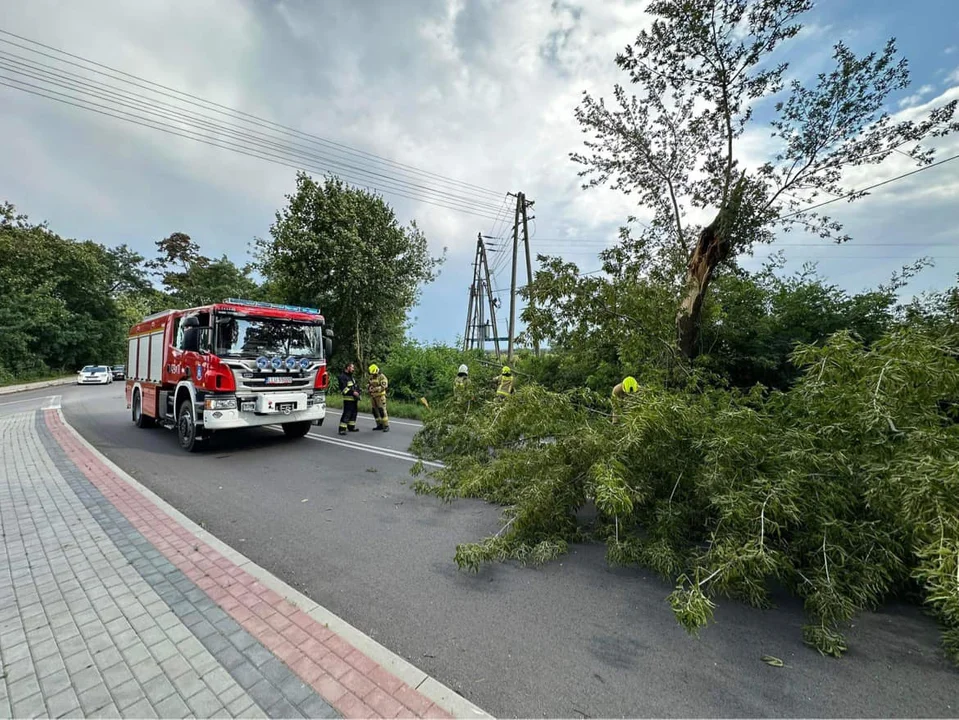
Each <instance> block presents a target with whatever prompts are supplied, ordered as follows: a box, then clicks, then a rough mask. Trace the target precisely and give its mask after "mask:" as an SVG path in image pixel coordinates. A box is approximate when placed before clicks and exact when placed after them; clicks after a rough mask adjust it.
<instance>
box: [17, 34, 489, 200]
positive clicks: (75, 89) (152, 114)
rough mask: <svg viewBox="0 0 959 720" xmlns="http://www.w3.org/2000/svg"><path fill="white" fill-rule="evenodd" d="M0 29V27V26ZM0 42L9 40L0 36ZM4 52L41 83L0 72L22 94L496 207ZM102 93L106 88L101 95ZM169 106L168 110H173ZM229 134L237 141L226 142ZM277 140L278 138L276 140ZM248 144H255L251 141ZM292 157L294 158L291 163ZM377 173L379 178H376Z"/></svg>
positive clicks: (301, 165) (407, 191)
mask: <svg viewBox="0 0 959 720" xmlns="http://www.w3.org/2000/svg"><path fill="white" fill-rule="evenodd" d="M0 32H4V31H2V30H0ZM0 42H8V41H5V40H3V38H0ZM3 55H4V54H3V53H2V52H0V60H3V61H6V62H7V63H14V64H15V65H18V66H19V67H12V68H11V66H10V65H9V64H6V65H4V64H3V63H2V62H0V67H2V68H3V69H5V70H6V71H8V72H13V73H15V74H16V75H19V76H23V77H27V78H30V79H36V80H38V81H39V82H41V83H45V84H46V85H36V84H34V83H30V82H26V81H25V80H23V79H21V78H20V77H10V76H7V75H0V78H3V79H4V80H7V81H9V82H3V83H0V85H4V86H6V87H9V88H11V89H15V90H19V91H21V92H24V93H27V94H31V95H35V96H38V97H43V98H45V99H48V100H54V101H56V102H60V103H62V104H66V105H70V106H73V107H77V108H80V109H83V110H87V111H90V112H96V113H97V114H100V115H104V116H106V117H111V118H114V119H118V120H123V121H125V122H129V123H132V124H135V125H140V126H141V127H147V128H150V129H153V130H160V131H161V132H166V133H167V134H171V135H176V136H179V137H183V138H185V139H189V140H193V141H195V142H200V143H203V144H206V145H210V146H212V147H217V148H220V149H226V150H231V151H233V152H237V153H239V154H243V155H247V156H249V157H255V158H257V159H261V160H266V161H268V162H273V163H275V164H278V165H283V166H286V167H290V168H293V169H296V170H301V169H306V170H312V171H313V172H322V173H327V172H330V171H331V170H332V171H333V172H334V173H335V174H338V175H340V176H341V177H343V178H344V179H345V180H347V181H348V182H350V183H352V184H356V185H360V186H366V187H371V189H379V190H381V191H384V192H388V193H389V194H393V195H397V196H400V197H405V198H408V199H410V200H415V201H419V202H425V203H427V204H431V205H435V206H437V207H443V208H445V209H448V210H453V211H457V212H463V213H466V214H471V215H477V216H480V217H487V218H489V217H490V216H491V214H492V211H493V210H494V209H496V208H495V206H493V205H487V204H485V201H483V200H479V199H477V198H476V197H475V196H468V195H451V194H449V193H448V192H446V191H445V190H439V189H436V188H432V187H429V186H425V185H420V184H417V183H410V182H409V181H408V180H407V179H406V178H402V177H401V178H396V177H392V176H388V175H384V174H382V173H377V172H375V171H373V170H370V169H368V168H365V167H357V166H355V165H347V164H346V163H343V162H342V161H339V160H338V159H334V158H330V157H329V156H323V155H319V154H317V153H315V152H304V151H303V150H297V149H295V148H291V147H290V145H289V144H281V143H282V142H284V141H283V139H282V138H276V137H273V136H266V135H263V134H261V133H259V132H257V131H255V130H252V129H250V128H243V127H241V126H237V125H230V124H226V125H224V124H223V121H221V120H217V119H216V118H211V117H210V116H208V115H202V114H196V113H190V112H188V111H187V110H186V109H184V108H181V107H178V106H175V105H170V104H169V103H163V102H162V101H158V100H156V99H154V98H144V97H143V96H142V95H139V94H137V93H130V92H127V91H123V90H121V89H120V88H116V87H114V86H110V85H104V84H96V83H94V84H91V83H89V82H85V81H84V80H91V78H84V76H80V75H77V74H75V73H69V74H70V75H73V76H74V78H81V79H82V80H79V81H78V80H75V79H73V78H70V77H65V75H63V74H59V73H68V72H69V71H65V70H60V69H57V71H59V73H58V72H56V71H51V70H49V69H45V68H48V67H49V66H44V65H42V64H40V65H39V67H37V66H30V65H26V64H24V63H23V62H21V61H23V60H25V59H24V58H20V57H19V56H16V55H13V56H10V55H9V54H6V56H5V57H3ZM27 62H29V61H27ZM24 67H26V68H27V71H25V70H23V68H24ZM38 73H39V75H38ZM101 74H103V73H101ZM108 77H109V76H108ZM51 78H55V79H51ZM11 83H13V84H11ZM49 85H52V86H56V87H61V88H64V89H66V90H69V91H70V92H71V93H74V94H69V93H64V92H59V91H57V90H54V89H52V88H51V87H48V86H49ZM81 86H85V87H86V88H90V87H92V88H95V90H97V91H99V92H92V91H90V90H87V89H84V87H81ZM103 93H105V95H104V94H103ZM131 95H132V97H131ZM91 97H93V98H97V99H101V100H105V101H106V102H107V103H108V104H106V105H104V104H101V103H98V102H94V101H93V100H91V99H90V98H91ZM194 104H195V103H194ZM91 106H92V107H91ZM163 106H165V107H163ZM122 107H126V108H129V109H132V110H135V111H137V112H138V113H142V114H136V113H131V112H127V111H125V110H123V109H121V108H122ZM170 110H172V113H171V112H170ZM105 111H106V112H105ZM221 114H224V113H221ZM158 118H160V119H158ZM163 120H171V121H172V122H174V123H177V124H174V125H171V124H169V123H167V122H163ZM184 126H186V127H184ZM195 130H200V131H202V132H203V133H213V134H214V135H217V137H210V136H209V135H208V134H201V133H197V132H194V131H195ZM244 131H247V132H244ZM231 140H234V141H236V142H231ZM278 140H279V141H280V142H278ZM251 145H253V146H254V147H251ZM298 147H301V148H302V147H304V146H302V145H299V146H298ZM305 160H308V161H309V162H306V161H305ZM291 162H292V163H295V164H291ZM344 167H346V168H347V169H348V170H349V172H344V171H343V170H342V169H341V168H344ZM371 176H372V178H371ZM377 176H379V177H377ZM380 177H382V178H383V179H382V180H381V179H379V178H380Z"/></svg>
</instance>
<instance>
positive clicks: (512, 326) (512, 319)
mask: <svg viewBox="0 0 959 720" xmlns="http://www.w3.org/2000/svg"><path fill="white" fill-rule="evenodd" d="M522 204H523V193H517V194H516V216H515V220H514V222H513V274H512V278H511V279H510V283H509V345H508V346H507V350H506V361H507V362H513V342H514V341H515V340H516V255H517V253H518V251H519V206H520V205H522Z"/></svg>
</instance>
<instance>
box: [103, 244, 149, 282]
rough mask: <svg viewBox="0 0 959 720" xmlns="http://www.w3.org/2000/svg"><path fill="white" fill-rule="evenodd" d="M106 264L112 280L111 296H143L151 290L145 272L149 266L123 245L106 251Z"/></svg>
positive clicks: (138, 255) (138, 254)
mask: <svg viewBox="0 0 959 720" xmlns="http://www.w3.org/2000/svg"><path fill="white" fill-rule="evenodd" d="M107 262H108V273H109V275H110V276H111V277H112V278H113V282H112V283H111V285H110V294H111V295H122V294H144V293H149V292H150V291H151V290H152V289H153V284H152V283H151V282H150V278H149V276H148V272H147V270H148V267H149V265H148V264H147V263H145V262H144V258H143V256H142V255H141V254H140V253H138V252H136V251H135V250H132V249H131V248H129V247H128V246H127V245H126V244H125V243H124V244H122V245H117V246H116V247H114V248H110V249H109V250H107Z"/></svg>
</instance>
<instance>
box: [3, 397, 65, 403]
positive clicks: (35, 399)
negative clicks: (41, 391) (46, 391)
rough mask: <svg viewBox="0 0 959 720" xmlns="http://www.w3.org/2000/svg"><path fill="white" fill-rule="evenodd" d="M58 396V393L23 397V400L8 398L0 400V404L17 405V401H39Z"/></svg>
mask: <svg viewBox="0 0 959 720" xmlns="http://www.w3.org/2000/svg"><path fill="white" fill-rule="evenodd" d="M53 397H60V396H59V395H41V396H40V397H32V398H23V400H8V401H7V402H0V405H17V404H19V403H25V402H40V401H41V400H46V399H47V398H53Z"/></svg>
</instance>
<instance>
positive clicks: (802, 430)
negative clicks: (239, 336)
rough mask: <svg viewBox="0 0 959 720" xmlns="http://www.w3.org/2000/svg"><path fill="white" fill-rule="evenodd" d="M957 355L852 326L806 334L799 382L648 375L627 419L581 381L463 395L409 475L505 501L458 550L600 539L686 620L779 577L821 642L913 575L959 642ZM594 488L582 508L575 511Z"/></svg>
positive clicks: (832, 645)
mask: <svg viewBox="0 0 959 720" xmlns="http://www.w3.org/2000/svg"><path fill="white" fill-rule="evenodd" d="M957 357H959V342H957V340H956V336H955V335H949V334H947V335H945V336H943V335H942V334H939V333H932V332H926V331H920V330H897V331H895V332H893V333H890V334H888V335H886V336H885V337H883V338H882V339H880V340H878V341H877V342H875V343H874V344H872V345H871V346H866V345H865V344H864V343H863V342H862V341H861V340H859V339H858V338H856V337H854V336H853V335H851V334H850V333H845V332H843V333H838V334H837V335H835V336H833V337H832V338H831V339H830V340H829V341H828V342H826V343H825V344H823V345H822V346H820V347H816V346H802V347H800V348H799V349H797V351H796V352H795V353H794V355H793V360H794V362H795V363H796V366H797V367H799V368H801V374H800V376H799V379H798V381H797V382H796V384H795V385H794V387H793V388H791V389H790V390H789V391H786V392H778V391H774V392H769V391H765V390H763V389H761V388H758V387H757V388H756V389H754V390H752V391H749V392H743V391H738V390H723V389H717V388H715V387H710V386H705V385H697V384H696V383H695V382H694V381H693V380H691V381H690V382H691V384H690V385H689V386H688V387H685V388H681V389H676V388H667V387H665V386H663V385H660V384H655V383H648V384H647V385H645V386H644V388H643V389H642V391H641V393H640V394H639V397H638V399H637V401H635V402H631V403H629V404H628V406H627V407H625V408H622V409H621V412H620V414H621V416H622V420H621V422H620V423H618V424H616V425H611V424H610V419H609V417H608V416H607V415H606V414H604V413H608V412H609V410H610V406H609V400H608V399H607V398H606V397H604V396H600V395H596V394H593V393H590V392H588V391H577V392H567V393H555V392H550V391H548V390H545V389H544V388H541V387H538V386H536V385H532V384H527V385H525V386H522V387H521V388H520V390H519V391H518V392H517V394H516V395H515V396H514V397H512V398H510V399H508V400H506V401H502V400H500V401H497V400H494V399H492V397H491V396H490V395H489V394H487V395H485V396H483V397H478V398H475V399H473V400H471V402H470V404H469V406H467V404H465V403H464V402H463V401H462V400H458V399H454V400H452V401H450V402H449V403H446V404H444V405H442V406H441V407H438V408H437V409H436V410H435V411H434V412H433V413H432V414H431V416H430V417H429V418H428V419H427V422H426V425H425V427H424V429H423V431H422V432H421V433H420V435H419V436H418V437H417V439H416V441H415V443H414V449H415V450H416V451H417V452H418V453H420V454H421V455H422V456H423V457H433V458H440V459H443V460H444V461H445V462H446V463H447V467H446V468H445V469H441V470H438V471H436V472H434V473H432V474H431V477H430V478H429V479H427V480H420V481H418V482H417V485H416V488H417V490H418V491H419V492H429V493H432V494H436V495H439V496H441V497H444V498H446V499H452V498H455V497H482V498H486V499H488V500H490V501H493V502H497V503H500V504H503V505H505V506H506V510H505V513H504V525H503V527H502V528H501V530H500V531H499V532H498V533H497V534H496V535H495V536H493V537H491V538H487V539H486V540H484V541H482V542H479V543H467V544H463V545H460V546H459V547H457V549H456V561H457V562H458V563H459V565H460V567H463V568H476V567H478V566H479V565H480V564H481V563H484V562H489V561H494V560H504V559H516V560H520V561H543V560H546V559H549V558H552V557H554V556H555V555H557V554H558V553H561V552H564V551H565V549H566V547H567V546H568V543H570V542H574V541H578V540H581V539H585V538H596V539H600V540H604V541H606V543H607V546H608V553H607V557H608V560H609V561H610V562H611V563H635V564H640V565H643V566H646V567H650V568H652V569H654V570H655V571H657V572H659V573H660V574H662V575H663V576H665V577H667V578H669V579H671V580H672V581H673V582H674V583H675V585H676V590H675V592H674V593H673V594H672V595H671V596H670V598H669V601H670V603H671V606H672V608H673V610H674V613H675V615H676V617H677V619H678V620H679V621H680V622H681V623H682V624H683V626H684V627H686V628H687V629H688V630H690V631H696V630H697V629H698V628H700V627H702V626H703V625H705V624H706V623H708V621H709V620H710V618H711V617H712V611H713V607H714V602H715V599H716V598H717V597H718V596H729V597H734V598H739V599H741V600H744V601H746V602H748V603H750V604H752V605H756V606H766V605H768V604H769V596H768V588H769V586H770V583H772V582H776V583H779V584H782V585H784V586H785V587H786V588H788V589H789V590H791V591H792V592H793V593H794V594H796V595H797V596H799V597H801V598H802V599H803V600H804V603H805V608H806V611H807V614H808V616H809V619H810V622H809V625H807V627H806V628H804V638H805V640H806V641H807V642H808V643H809V644H811V645H813V646H815V647H816V648H817V649H819V650H820V651H821V652H823V653H825V654H830V655H839V654H841V653H842V652H843V651H844V650H845V647H846V642H845V639H844V638H843V636H842V630H843V627H844V625H845V623H847V622H848V621H849V620H850V619H851V618H852V617H854V615H855V614H856V613H858V612H860V611H862V610H864V609H870V608H874V607H876V606H877V605H879V604H880V603H881V602H883V601H884V599H886V598H887V597H889V595H890V594H891V593H893V592H895V591H897V590H898V589H900V588H901V587H903V586H904V585H906V584H907V583H910V582H915V583H918V584H919V586H920V587H921V594H922V598H923V601H924V602H925V603H926V604H927V605H928V606H929V607H930V609H931V610H932V611H933V612H934V613H935V614H936V615H937V616H938V617H939V618H940V620H941V621H942V623H943V625H944V626H945V633H944V640H945V644H946V647H947V650H948V651H949V652H950V654H951V656H952V657H953V658H954V659H956V660H957V661H959V424H956V422H955V420H954V419H953V418H952V417H951V416H950V415H949V408H950V403H954V402H956V401H957V400H959V361H957ZM477 404H479V406H477ZM417 470H418V471H422V468H417ZM587 504H593V505H595V509H596V521H595V522H594V523H593V524H591V525H584V524H583V523H582V522H580V521H578V519H577V517H578V513H579V511H580V510H581V509H582V508H583V507H584V506H586V505H587Z"/></svg>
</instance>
